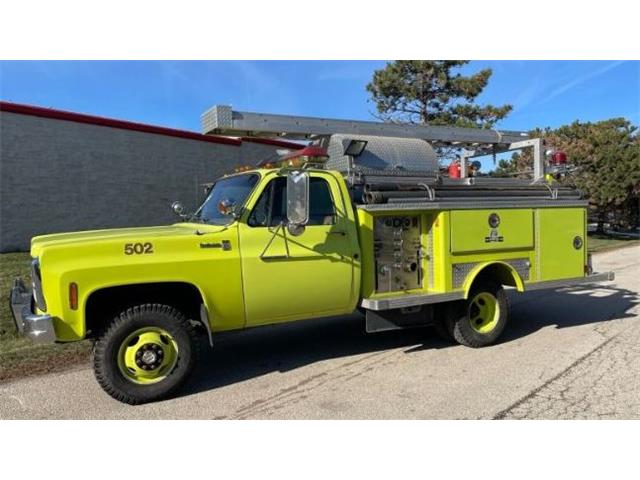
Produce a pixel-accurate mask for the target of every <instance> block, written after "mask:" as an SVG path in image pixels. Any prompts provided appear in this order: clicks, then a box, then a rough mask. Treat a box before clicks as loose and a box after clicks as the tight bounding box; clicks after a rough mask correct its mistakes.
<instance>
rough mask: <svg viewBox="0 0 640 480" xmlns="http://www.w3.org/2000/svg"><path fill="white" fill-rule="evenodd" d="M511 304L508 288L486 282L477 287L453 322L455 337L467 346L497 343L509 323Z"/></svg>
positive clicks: (452, 331)
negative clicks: (507, 292)
mask: <svg viewBox="0 0 640 480" xmlns="http://www.w3.org/2000/svg"><path fill="white" fill-rule="evenodd" d="M508 314H509V304H508V301H507V295H506V293H505V291H504V289H503V288H502V287H501V286H500V285H498V284H496V283H493V282H490V281H483V282H480V283H479V284H478V285H476V286H474V287H473V288H472V289H471V291H470V292H469V297H468V299H467V301H466V304H465V305H464V308H463V309H462V311H461V312H460V314H459V315H458V316H457V317H456V318H455V320H453V321H452V322H451V324H450V325H451V333H452V335H453V337H454V338H455V340H456V341H457V342H458V343H460V344H461V345H465V346H467V347H473V348H478V347H484V346H487V345H491V344H492V343H494V342H495V341H496V340H497V339H498V337H499V336H500V334H501V333H502V331H503V330H504V327H505V326H506V324H507V319H508Z"/></svg>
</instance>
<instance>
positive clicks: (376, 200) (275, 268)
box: [11, 106, 613, 404]
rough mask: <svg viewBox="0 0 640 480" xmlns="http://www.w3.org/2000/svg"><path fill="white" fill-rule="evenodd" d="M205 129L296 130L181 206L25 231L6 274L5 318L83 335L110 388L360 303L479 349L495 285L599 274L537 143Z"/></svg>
mask: <svg viewBox="0 0 640 480" xmlns="http://www.w3.org/2000/svg"><path fill="white" fill-rule="evenodd" d="M203 129H204V132H205V133H216V134H227V135H254V136H271V137H273V136H285V137H287V138H292V139H299V140H302V139H304V140H307V141H308V142H309V143H308V144H306V145H301V149H300V150H298V151H294V152H289V153H287V154H284V155H282V156H280V157H279V158H275V159H269V160H266V161H262V162H260V163H259V164H258V165H257V166H254V167H251V168H249V167H247V168H240V169H238V170H239V171H237V172H235V173H233V174H230V175H226V176H224V177H222V178H220V179H218V180H217V181H215V183H214V184H213V185H212V187H211V189H210V191H209V193H208V196H207V198H206V200H205V201H204V203H203V204H202V206H201V207H200V208H199V209H198V210H197V211H196V212H195V213H193V214H186V213H185V212H184V209H183V208H182V206H181V205H179V204H177V203H176V204H174V206H173V208H174V210H175V211H176V213H178V214H179V215H181V216H182V217H183V220H184V221H182V222H180V223H177V224H174V225H170V226H162V227H151V228H127V229H115V230H100V231H91V232H76V233H62V234H53V235H44V236H39V237H35V238H33V240H32V243H31V256H32V270H31V280H32V283H31V285H30V286H29V287H28V286H26V285H25V283H24V282H23V281H22V280H21V279H16V281H15V285H14V288H13V291H12V295H11V306H12V309H13V312H14V317H15V321H16V327H17V328H18V330H19V331H20V332H22V333H23V334H24V335H26V336H28V337H30V338H32V339H33V340H34V341H37V342H54V341H57V342H71V341H77V340H81V339H85V338H92V339H94V340H95V342H96V343H95V348H94V354H93V365H94V370H95V375H96V378H97V380H98V382H99V383H100V385H101V386H102V387H103V389H104V390H105V391H106V392H107V393H108V394H110V395H111V396H113V397H114V398H116V399H118V400H120V401H123V402H127V403H131V404H136V403H142V402H148V401H153V400H157V399H160V398H164V397H166V396H168V395H170V394H171V393H173V392H174V391H175V390H176V389H177V388H178V387H179V386H180V385H181V384H182V383H183V382H184V381H185V379H186V378H187V376H188V374H189V372H190V371H191V370H192V367H193V365H194V363H195V362H196V357H197V351H198V345H199V344H200V343H203V342H202V341H201V340H202V339H204V343H206V344H208V345H210V346H214V341H213V339H214V338H215V335H216V334H217V333H218V332H222V331H230V330H240V329H244V328H249V327H256V326H260V325H268V324H274V323H280V322H290V321H297V320H303V319H309V318H316V317H321V316H329V315H332V316H333V315H342V314H349V313H351V312H353V311H354V310H356V309H359V310H360V311H362V312H363V313H364V316H365V319H366V320H365V325H366V329H367V331H369V332H376V331H381V330H389V329H397V328H408V327H415V326H423V325H434V326H435V328H436V330H437V331H438V333H439V334H440V335H441V336H442V337H444V338H445V339H448V340H450V341H455V342H458V343H460V344H462V345H466V346H469V347H482V346H486V345H490V344H492V343H494V342H496V340H497V339H498V338H499V336H500V334H501V333H502V331H503V329H504V328H505V326H506V324H507V320H508V304H507V297H506V295H505V290H504V287H505V286H506V287H512V288H514V289H516V290H517V291H519V292H525V291H529V290H535V289H542V288H548V289H551V288H556V287H560V286H566V285H576V284H589V283H593V282H598V281H605V280H612V279H613V274H612V273H611V272H605V273H600V274H595V273H593V272H592V268H591V264H590V257H589V255H588V254H587V249H586V206H587V202H586V201H584V200H582V199H581V195H580V192H579V191H577V190H576V189H574V188H570V187H566V186H561V185H560V184H557V183H551V184H550V183H549V182H547V181H546V180H545V174H547V173H549V172H551V171H555V172H558V171H561V170H562V169H563V168H564V162H563V161H562V160H563V156H562V155H556V156H554V157H553V158H554V159H555V158H557V159H559V161H558V162H554V161H553V160H551V161H547V159H546V156H545V152H544V151H543V144H542V141H541V140H540V139H536V138H529V137H528V136H527V135H526V134H523V133H519V132H504V131H493V130H480V129H462V128H451V127H440V126H439V127H431V126H416V125H391V124H382V123H378V122H357V121H345V120H329V119H319V118H309V117H292V116H285V115H268V114H258V113H250V112H236V111H233V110H232V109H231V108H230V107H226V106H215V107H213V108H212V109H210V110H208V111H207V112H205V114H204V115H203ZM440 147H453V148H456V149H459V151H461V152H462V154H461V158H460V160H459V163H460V169H459V173H460V174H459V175H456V176H459V178H450V177H449V176H447V175H444V174H443V173H442V172H441V171H440V169H439V167H438V155H437V154H436V151H437V149H438V148H440ZM524 148H531V149H532V150H533V158H534V165H533V179H528V180H521V179H497V178H490V177H483V176H472V177H469V176H468V172H469V169H468V168H467V167H468V165H469V162H470V161H473V160H471V159H473V158H475V157H478V156H482V155H487V154H497V153H501V152H508V151H512V150H519V149H524ZM254 164H255V162H254Z"/></svg>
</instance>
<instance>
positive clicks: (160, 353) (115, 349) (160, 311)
mask: <svg viewBox="0 0 640 480" xmlns="http://www.w3.org/2000/svg"><path fill="white" fill-rule="evenodd" d="M197 350H198V338H197V334H196V332H195V331H194V329H193V327H192V326H191V325H190V323H189V322H188V320H187V319H186V318H185V316H184V315H183V314H182V313H180V312H179V311H178V310H176V309H175V308H173V307H171V306H168V305H161V304H144V305H139V306H136V307H132V308H128V309H127V310H124V311H123V312H121V313H120V314H119V315H118V316H117V317H115V318H114V319H113V320H112V322H111V324H110V325H109V326H108V327H107V329H106V330H105V331H104V333H103V334H102V335H101V336H100V337H99V339H98V340H97V342H96V344H95V348H94V351H93V371H94V374H95V377H96V379H97V380H98V383H99V384H100V386H101V387H102V389H103V390H104V391H105V392H107V393H108V394H109V395H111V396H112V397H113V398H115V399H116V400H118V401H120V402H124V403H128V404H131V405H136V404H140V403H147V402H152V401H156V400H160V399H163V398H166V397H168V396H169V395H171V394H172V393H173V392H175V391H176V390H177V389H178V388H179V387H180V386H181V385H182V384H183V383H184V381H185V380H186V379H187V378H188V376H189V374H190V373H191V371H192V370H193V366H194V364H195V360H196V355H197Z"/></svg>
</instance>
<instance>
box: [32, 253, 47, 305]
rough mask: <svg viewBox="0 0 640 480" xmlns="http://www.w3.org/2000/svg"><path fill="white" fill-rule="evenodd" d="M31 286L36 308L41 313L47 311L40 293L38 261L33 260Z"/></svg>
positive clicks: (40, 277) (40, 280)
mask: <svg viewBox="0 0 640 480" xmlns="http://www.w3.org/2000/svg"><path fill="white" fill-rule="evenodd" d="M31 285H32V286H33V300H34V301H35V303H36V307H38V309H40V310H42V311H43V312H46V311H47V302H46V301H45V299H44V294H43V293H42V276H41V273H40V261H39V260H38V259H37V258H34V259H33V261H32V262H31Z"/></svg>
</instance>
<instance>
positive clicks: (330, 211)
mask: <svg viewBox="0 0 640 480" xmlns="http://www.w3.org/2000/svg"><path fill="white" fill-rule="evenodd" d="M334 223H336V209H335V206H334V205H333V199H332V198H331V190H330V189H329V184H328V183H327V181H326V180H324V179H322V178H311V181H310V182H309V223H308V225H333V224H334Z"/></svg>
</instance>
